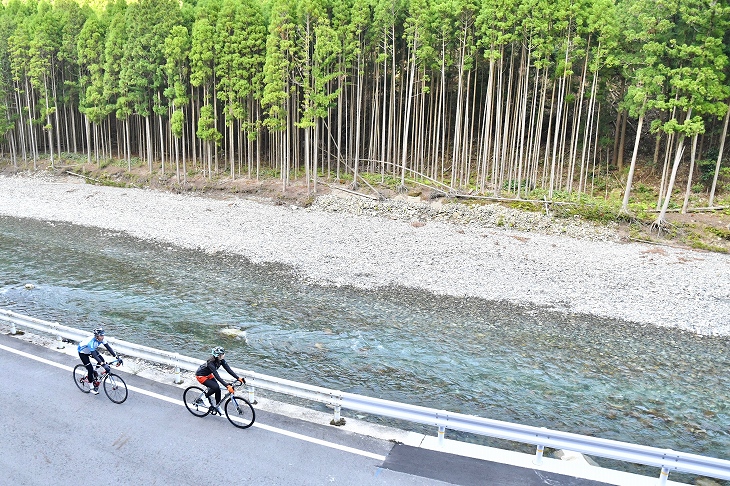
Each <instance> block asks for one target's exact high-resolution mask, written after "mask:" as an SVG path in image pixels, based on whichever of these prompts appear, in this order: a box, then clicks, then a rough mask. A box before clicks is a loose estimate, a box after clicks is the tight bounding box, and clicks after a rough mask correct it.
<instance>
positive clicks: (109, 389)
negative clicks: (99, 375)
mask: <svg viewBox="0 0 730 486" xmlns="http://www.w3.org/2000/svg"><path fill="white" fill-rule="evenodd" d="M104 393H106V396H108V397H109V400H111V401H112V402H114V403H122V402H124V400H126V399H127V395H129V392H128V391H127V384H126V383H124V380H122V377H121V376H119V375H115V374H114V373H107V374H106V376H104Z"/></svg>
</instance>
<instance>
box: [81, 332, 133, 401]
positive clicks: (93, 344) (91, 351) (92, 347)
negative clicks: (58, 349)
mask: <svg viewBox="0 0 730 486" xmlns="http://www.w3.org/2000/svg"><path fill="white" fill-rule="evenodd" d="M104 334H105V333H104V329H103V328H101V327H99V328H96V329H94V335H93V336H91V337H90V338H89V339H87V340H86V341H81V342H80V343H79V345H78V348H77V349H78V351H79V358H81V362H82V363H84V366H86V370H87V371H88V372H89V374H88V378H89V383H91V384H93V385H94V388H92V389H91V393H93V394H94V395H96V394H98V393H99V385H98V383H97V382H95V381H94V366H93V365H92V364H91V357H93V358H94V359H95V360H96V362H97V363H99V364H100V365H102V366H103V367H104V369H105V370H106V372H107V373H109V372H110V371H111V368H109V365H108V364H106V362H105V361H104V358H103V357H102V356H101V354H100V353H99V351H97V348H98V347H99V345H100V344H103V345H104V347H106V349H108V350H109V352H110V353H111V354H112V356H114V357H115V358H117V359H118V360H119V361H118V362H117V366H120V365H121V364H122V358H120V357H119V356H118V355H117V354H116V353H115V352H114V351H113V350H112V347H111V346H110V345H109V343H108V342H107V340H106V338H105V337H104Z"/></svg>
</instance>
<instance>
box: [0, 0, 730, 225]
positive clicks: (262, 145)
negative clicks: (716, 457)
mask: <svg viewBox="0 0 730 486" xmlns="http://www.w3.org/2000/svg"><path fill="white" fill-rule="evenodd" d="M729 24H730V4H729V3H728V0H719V1H712V2H709V1H701V0H673V1H666V0H558V1H552V0H551V1H546V0H496V1H494V0H481V1H479V0H338V1H333V0H260V1H258V2H257V1H255V0H200V1H197V2H195V1H194V0H193V1H192V2H191V1H190V0H185V1H184V2H182V3H180V2H178V1H173V0H139V1H138V2H129V3H127V2H125V0H112V1H109V2H108V3H106V4H104V5H96V4H92V5H89V4H86V3H83V4H80V3H77V2H75V1H73V0H57V1H55V2H48V1H46V0H40V1H38V0H24V1H20V0H10V1H9V2H6V3H5V4H4V6H2V10H1V11H0V100H2V101H0V137H1V139H0V143H1V146H2V153H3V157H5V158H7V159H8V160H12V163H13V164H15V165H16V166H17V165H18V164H26V165H28V164H31V163H32V164H33V166H35V164H36V163H37V162H38V161H39V160H40V159H44V160H47V161H49V162H50V165H51V166H53V164H54V162H56V161H57V160H59V159H60V158H62V157H64V156H67V155H68V154H83V157H84V158H87V159H88V163H89V164H91V163H95V164H102V163H107V162H108V161H110V160H115V161H117V163H123V164H124V166H125V167H126V168H127V169H128V170H131V169H132V167H133V166H141V167H143V168H144V167H148V168H149V171H152V170H153V161H154V163H155V164H161V170H162V172H163V174H164V173H165V172H169V173H170V174H172V175H173V176H174V177H176V178H177V180H178V181H184V180H185V178H186V177H188V175H190V174H203V175H204V176H205V177H208V178H212V177H215V176H219V175H220V174H225V175H226V176H227V177H230V178H234V179H235V178H240V177H259V175H260V174H261V173H262V172H264V171H266V172H267V173H275V174H277V177H279V178H280V179H281V183H282V186H283V187H284V188H286V186H287V184H288V183H289V181H290V178H291V177H300V176H301V177H306V180H307V181H308V182H307V184H309V181H311V183H312V184H313V190H314V191H316V190H317V186H316V184H317V180H318V178H320V177H323V178H325V179H334V180H340V179H341V178H342V177H348V178H350V179H351V180H352V181H354V182H353V184H354V183H356V182H357V181H358V177H362V174H378V175H380V176H381V177H383V178H386V177H387V178H389V179H390V180H392V181H394V182H395V183H396V184H400V187H405V186H404V185H405V184H406V182H407V181H413V180H417V181H420V182H421V183H425V184H429V185H434V186H436V187H440V188H442V189H443V188H448V190H465V189H466V190H469V191H470V192H471V193H474V194H481V195H485V196H492V197H506V198H514V199H516V200H521V199H528V198H532V199H544V200H555V199H556V198H561V197H562V198H566V197H578V198H579V197H581V195H590V194H591V193H592V192H593V191H594V190H595V179H596V175H597V174H606V173H609V172H614V176H615V177H616V178H618V179H620V180H621V182H622V184H623V187H624V188H625V189H624V191H623V196H622V198H623V204H622V208H621V209H622V210H623V211H628V210H629V208H630V206H629V205H630V203H631V201H632V199H631V195H632V191H631V189H632V179H633V177H634V173H635V170H636V167H637V165H639V164H648V165H651V166H652V167H654V168H655V170H656V173H657V175H658V179H657V180H658V181H659V182H658V185H659V187H658V188H657V193H658V198H657V199H656V201H655V205H656V210H657V213H658V217H657V219H656V222H657V224H658V225H659V226H661V225H662V224H663V223H665V219H664V218H665V214H666V211H667V210H668V209H669V208H670V205H671V206H672V207H674V208H679V207H681V210H682V211H686V210H687V209H688V206H689V205H690V202H691V198H690V195H691V194H692V193H693V192H697V191H704V193H705V194H707V196H708V202H709V206H713V204H714V203H715V202H714V199H715V197H716V194H717V195H722V194H727V193H730V168H728V164H727V162H724V161H723V151H724V141H725V139H726V137H727V128H728V116H729V114H730V110H729V107H730V104H729V103H730V83H729V82H728V73H729V70H728V53H729V52H728V45H730V42H729V41H730V34H728V32H730V28H728V27H729ZM157 166H158V165H156V166H155V167H157ZM659 174H661V176H660V177H659ZM444 190H445V189H444ZM673 198H674V200H673Z"/></svg>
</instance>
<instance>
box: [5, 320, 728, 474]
mask: <svg viewBox="0 0 730 486" xmlns="http://www.w3.org/2000/svg"><path fill="white" fill-rule="evenodd" d="M0 320H2V321H7V322H8V323H10V324H11V326H12V329H11V332H12V333H13V334H14V333H15V326H23V327H28V328H31V329H34V330H36V331H40V332H43V333H47V334H52V335H55V336H56V337H57V338H58V339H59V340H60V339H62V338H66V339H71V340H75V341H79V340H81V339H84V338H87V337H89V335H90V333H88V332H84V331H80V330H78V329H74V328H71V327H68V326H63V325H61V324H59V323H57V322H48V321H43V320H41V319H36V318H33V317H28V316H24V315H21V314H16V313H15V312H12V311H8V310H5V309H0ZM107 340H108V341H109V342H110V343H111V344H112V345H113V346H114V348H115V350H116V351H118V352H120V353H122V354H125V355H129V356H134V357H137V358H141V359H144V360H147V361H152V362H156V363H162V364H166V365H168V366H173V367H175V370H176V371H177V372H179V370H180V369H186V370H190V371H194V370H196V369H197V368H198V366H200V364H202V363H203V360H201V359H195V358H190V357H188V356H183V355H180V354H178V353H173V352H169V351H161V350H158V349H154V348H149V347H147V346H141V345H139V344H134V343H130V342H127V341H122V340H120V339H115V338H112V337H107ZM235 371H236V372H237V373H240V374H241V375H243V376H245V377H246V382H247V384H248V392H249V396H250V398H251V400H253V399H254V398H255V389H256V387H259V388H262V389H265V390H270V391H274V392H278V393H283V394H286V395H291V396H296V397H299V398H303V399H307V400H311V401H315V402H319V403H324V404H327V405H330V406H332V407H333V408H334V419H333V420H332V422H330V423H331V424H333V425H341V424H343V423H344V420H343V419H342V418H341V416H340V413H341V409H342V408H345V409H348V410H354V411H358V412H363V413H369V414H372V415H379V416H384V417H390V418H394V419H400V420H405V421H409V422H415V423H419V424H424V425H431V426H434V427H438V438H439V441H440V442H442V441H443V440H444V437H445V434H446V429H451V430H459V431H462V432H470V433H474V434H479V435H484V436H489V437H496V438H500V439H507V440H511V441H515V442H521V443H524V444H532V445H535V446H537V452H536V458H535V460H534V462H535V464H537V465H539V464H540V463H541V462H542V454H543V450H544V448H545V447H552V448H555V449H568V450H571V451H577V452H580V453H582V454H587V455H590V456H598V457H604V458H609V459H616V460H620V461H625V462H630V463H634V464H643V465H646V466H653V467H657V468H660V469H661V472H660V474H659V484H660V485H664V484H666V482H667V478H668V476H669V473H670V472H671V471H677V472H685V473H690V474H698V475H701V476H707V477H712V478H717V479H730V461H729V460H725V459H717V458H713V457H706V456H700V455H697V454H689V453H686V452H677V451H673V450H671V449H660V448H657V447H650V446H643V445H637V444H631V443H628V442H620V441H616V440H609V439H601V438H597V437H590V436H585V435H579V434H573V433H569V432H561V431H557V430H550V429H545V428H541V427H534V426H530V425H521V424H513V423H510V422H503V421H500V420H492V419H487V418H483V417H476V416H473V415H466V414H461V413H454V412H449V411H446V410H436V409H432V408H427V407H420V406H417V405H408V404H403V403H398V402H394V401H390V400H383V399H379V398H370V397H367V396H363V395H356V394H353V393H346V392H342V391H337V390H330V389H327V388H322V387H318V386H313V385H307V384H304V383H297V382H295V381H290V380H285V379H282V378H276V377H273V376H267V375H263V374H260V373H255V372H253V371H247V370H240V369H237V368H235ZM178 382H179V381H178Z"/></svg>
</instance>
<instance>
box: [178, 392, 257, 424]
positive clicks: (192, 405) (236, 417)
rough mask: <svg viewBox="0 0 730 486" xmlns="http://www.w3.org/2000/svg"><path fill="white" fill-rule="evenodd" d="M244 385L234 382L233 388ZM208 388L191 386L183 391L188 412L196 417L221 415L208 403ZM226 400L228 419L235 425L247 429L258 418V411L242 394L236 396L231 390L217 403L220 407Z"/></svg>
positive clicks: (225, 407)
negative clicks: (206, 393)
mask: <svg viewBox="0 0 730 486" xmlns="http://www.w3.org/2000/svg"><path fill="white" fill-rule="evenodd" d="M240 385H242V383H239V382H235V383H233V384H232V386H233V388H236V387H238V386H240ZM205 392H206V390H204V389H203V388H201V387H199V386H190V387H188V388H186V389H185V391H184V392H183V402H185V408H187V409H188V412H190V413H192V414H193V415H195V416H196V417H205V416H206V415H208V414H211V415H216V414H218V415H220V413H219V412H218V410H216V408H213V407H211V406H210V405H208V402H207V400H206V396H205ZM223 402H225V404H224V406H223V410H225V413H226V417H227V418H228V421H229V422H231V423H232V424H233V425H234V426H236V427H238V428H240V429H247V428H249V427H251V426H252V425H253V423H254V420H256V412H255V411H254V409H253V405H251V403H250V402H249V401H248V400H246V399H245V398H243V397H241V396H236V395H234V394H232V393H231V392H226V394H225V396H223V397H222V398H221V400H220V401H219V402H218V403H216V404H215V406H216V407H220V405H221V403H223Z"/></svg>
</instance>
